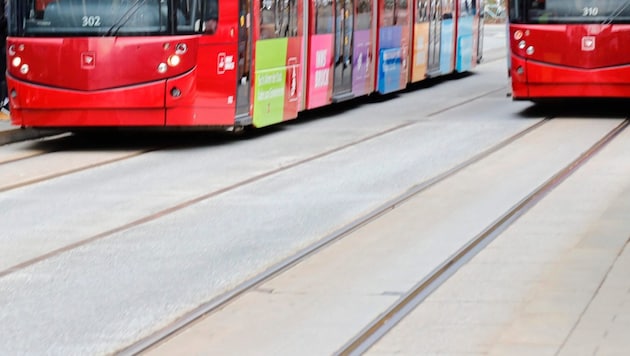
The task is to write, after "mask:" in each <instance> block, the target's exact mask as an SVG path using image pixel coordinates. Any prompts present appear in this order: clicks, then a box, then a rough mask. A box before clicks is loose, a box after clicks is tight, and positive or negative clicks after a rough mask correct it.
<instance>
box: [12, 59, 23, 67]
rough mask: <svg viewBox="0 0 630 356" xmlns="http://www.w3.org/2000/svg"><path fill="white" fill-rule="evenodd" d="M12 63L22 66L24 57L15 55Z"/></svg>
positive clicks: (15, 65)
mask: <svg viewBox="0 0 630 356" xmlns="http://www.w3.org/2000/svg"><path fill="white" fill-rule="evenodd" d="M11 64H12V65H13V66H14V67H15V68H17V67H19V66H20V64H22V58H20V57H13V59H12V60H11Z"/></svg>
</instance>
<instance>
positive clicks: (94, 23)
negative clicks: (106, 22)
mask: <svg viewBox="0 0 630 356" xmlns="http://www.w3.org/2000/svg"><path fill="white" fill-rule="evenodd" d="M81 26H83V27H99V26H101V17H100V16H83V17H82V18H81Z"/></svg>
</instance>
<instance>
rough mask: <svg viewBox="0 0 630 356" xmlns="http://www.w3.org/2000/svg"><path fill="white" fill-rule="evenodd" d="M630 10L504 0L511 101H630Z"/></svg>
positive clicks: (590, 0) (566, 0) (567, 1)
mask: <svg viewBox="0 0 630 356" xmlns="http://www.w3.org/2000/svg"><path fill="white" fill-rule="evenodd" d="M629 4H630V2H628V1H620V0H615V1H613V0H610V1H602V0H509V4H508V5H509V6H508V7H509V52H510V56H509V75H510V77H511V82H512V97H513V98H514V99H515V100H537V99H546V98H581V97H590V98H628V97H630V52H626V51H625V45H626V44H628V43H630V6H629Z"/></svg>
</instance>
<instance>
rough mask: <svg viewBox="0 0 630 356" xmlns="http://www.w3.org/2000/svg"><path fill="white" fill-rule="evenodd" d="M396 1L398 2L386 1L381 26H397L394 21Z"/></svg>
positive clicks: (393, 0)
mask: <svg viewBox="0 0 630 356" xmlns="http://www.w3.org/2000/svg"><path fill="white" fill-rule="evenodd" d="M395 1H396V0H385V7H384V8H383V18H382V21H381V26H393V25H395V24H396V23H395V19H394V8H395V7H396V3H395Z"/></svg>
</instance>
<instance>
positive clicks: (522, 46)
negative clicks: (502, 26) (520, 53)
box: [518, 41, 527, 49]
mask: <svg viewBox="0 0 630 356" xmlns="http://www.w3.org/2000/svg"><path fill="white" fill-rule="evenodd" d="M525 46H527V43H525V41H521V42H519V43H518V48H520V49H525Z"/></svg>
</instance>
